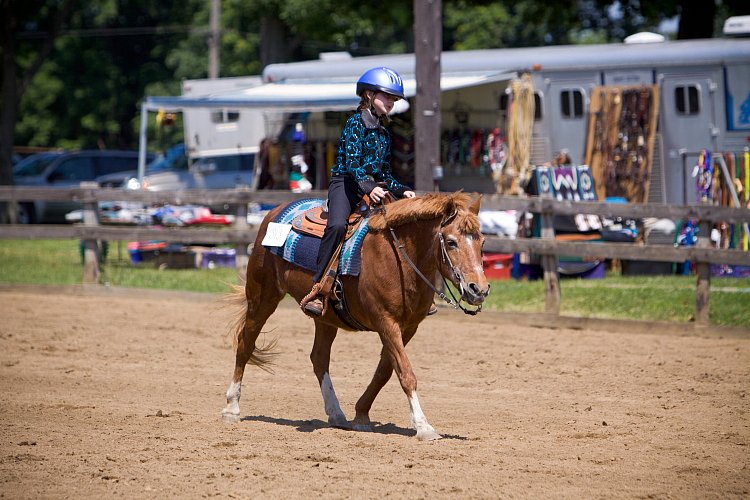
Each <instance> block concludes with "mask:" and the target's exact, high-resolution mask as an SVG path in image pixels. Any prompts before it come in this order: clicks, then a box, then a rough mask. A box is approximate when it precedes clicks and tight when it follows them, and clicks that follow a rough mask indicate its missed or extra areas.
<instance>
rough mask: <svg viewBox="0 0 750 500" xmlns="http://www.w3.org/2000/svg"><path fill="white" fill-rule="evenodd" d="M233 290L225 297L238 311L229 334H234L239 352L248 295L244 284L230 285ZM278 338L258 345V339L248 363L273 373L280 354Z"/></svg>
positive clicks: (233, 343) (235, 345) (234, 344)
mask: <svg viewBox="0 0 750 500" xmlns="http://www.w3.org/2000/svg"><path fill="white" fill-rule="evenodd" d="M230 288H231V290H230V291H229V292H227V294H226V295H225V297H224V300H225V302H226V303H227V305H228V306H230V307H235V308H236V310H237V312H236V314H235V316H234V317H233V318H232V319H231V320H230V323H229V329H228V331H227V335H232V346H233V347H234V351H235V352H237V345H238V343H239V341H240V337H241V336H242V335H244V333H245V326H246V324H247V307H248V306H247V297H245V287H244V285H234V284H232V285H230ZM276 342H277V338H275V337H274V338H272V339H269V340H268V341H267V342H265V343H264V344H263V345H258V343H257V341H256V344H255V348H254V349H253V352H252V353H251V354H250V359H249V360H248V363H250V364H251V365H255V366H257V367H258V368H260V369H261V370H263V371H266V372H269V373H273V368H272V366H273V364H274V359H275V358H276V356H277V355H278V354H279V352H278V350H277V349H276Z"/></svg>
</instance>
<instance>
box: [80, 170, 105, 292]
mask: <svg viewBox="0 0 750 500" xmlns="http://www.w3.org/2000/svg"><path fill="white" fill-rule="evenodd" d="M81 188H82V189H98V188H99V184H98V183H96V182H82V183H81ZM98 212H99V203H98V202H97V201H96V197H94V196H93V195H92V193H91V192H90V191H87V192H85V193H84V195H83V225H84V226H98V225H99V213H98ZM99 255H100V252H99V243H98V242H97V240H91V239H84V240H83V282H84V283H86V284H90V283H94V284H96V283H99V276H100V275H101V272H100V270H99Z"/></svg>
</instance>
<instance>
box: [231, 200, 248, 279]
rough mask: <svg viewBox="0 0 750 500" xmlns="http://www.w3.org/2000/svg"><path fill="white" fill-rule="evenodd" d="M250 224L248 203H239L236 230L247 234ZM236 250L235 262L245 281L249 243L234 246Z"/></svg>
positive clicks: (235, 220)
mask: <svg viewBox="0 0 750 500" xmlns="http://www.w3.org/2000/svg"><path fill="white" fill-rule="evenodd" d="M237 190H242V191H248V190H249V188H248V187H247V186H242V187H240V186H238V187H237ZM248 227H249V226H248V224H247V203H246V202H245V203H238V204H237V211H236V216H235V219H234V229H236V230H237V231H238V232H247V230H248ZM234 250H235V262H236V267H237V273H238V274H239V275H240V277H241V278H242V279H245V275H246V274H247V261H248V256H247V242H239V243H235V244H234Z"/></svg>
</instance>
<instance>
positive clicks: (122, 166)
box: [13, 150, 154, 224]
mask: <svg viewBox="0 0 750 500" xmlns="http://www.w3.org/2000/svg"><path fill="white" fill-rule="evenodd" d="M153 159H154V155H153V154H150V155H148V158H147V161H151V160H153ZM128 170H131V171H137V170H138V152H137V151H116V150H102V151H99V150H91V151H66V152H60V151H55V152H47V153H39V154H35V155H32V156H29V157H28V158H26V159H24V160H22V161H21V162H19V163H18V164H17V165H15V166H14V167H13V181H14V183H15V184H16V185H17V186H36V187H41V186H48V187H58V188H71V187H77V186H78V185H80V183H81V182H85V181H96V180H97V178H99V177H102V176H104V175H107V174H114V173H117V172H123V171H128ZM78 208H81V205H80V204H79V203H76V202H73V201H43V200H35V201H28V202H26V201H25V202H21V203H19V204H18V221H19V222H20V223H22V224H23V223H25V224H36V223H46V222H65V214H66V213H68V212H70V211H72V210H76V209H78Z"/></svg>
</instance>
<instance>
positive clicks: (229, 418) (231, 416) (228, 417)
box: [221, 411, 240, 423]
mask: <svg viewBox="0 0 750 500" xmlns="http://www.w3.org/2000/svg"><path fill="white" fill-rule="evenodd" d="M221 420H222V421H223V422H229V423H235V422H239V421H240V416H239V414H235V413H227V412H223V411H222V412H221Z"/></svg>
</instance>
